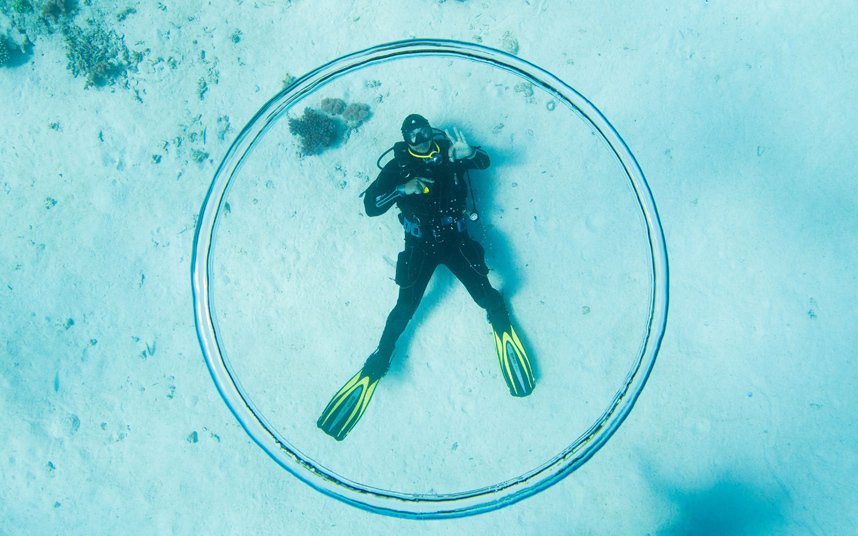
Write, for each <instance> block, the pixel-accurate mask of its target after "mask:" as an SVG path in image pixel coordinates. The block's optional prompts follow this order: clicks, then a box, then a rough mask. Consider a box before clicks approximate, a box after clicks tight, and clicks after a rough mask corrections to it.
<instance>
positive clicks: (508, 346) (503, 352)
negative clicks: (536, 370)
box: [492, 324, 536, 396]
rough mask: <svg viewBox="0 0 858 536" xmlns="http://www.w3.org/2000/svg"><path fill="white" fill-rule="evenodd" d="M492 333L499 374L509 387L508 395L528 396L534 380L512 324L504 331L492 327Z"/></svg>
mask: <svg viewBox="0 0 858 536" xmlns="http://www.w3.org/2000/svg"><path fill="white" fill-rule="evenodd" d="M492 331H494V335H495V345H496V346H497V351H498V361H500V367H501V373H502V374H503V379H504V380H506V384H507V387H509V393H510V394H511V395H512V396H527V395H529V394H530V393H532V392H533V388H534V387H535V386H536V380H535V379H534V377H533V367H532V366H531V365H530V359H529V358H528V357H527V352H526V351H525V350H524V345H522V344H521V340H519V338H518V335H516V333H515V328H513V327H512V324H509V326H508V327H507V329H505V330H498V329H496V328H495V327H494V326H492Z"/></svg>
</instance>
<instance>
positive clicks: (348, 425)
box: [316, 351, 389, 441]
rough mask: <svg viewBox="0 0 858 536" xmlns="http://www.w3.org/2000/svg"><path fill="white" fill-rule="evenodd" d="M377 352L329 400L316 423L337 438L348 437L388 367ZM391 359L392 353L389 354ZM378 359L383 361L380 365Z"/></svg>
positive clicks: (340, 439)
mask: <svg viewBox="0 0 858 536" xmlns="http://www.w3.org/2000/svg"><path fill="white" fill-rule="evenodd" d="M378 357H381V356H379V353H378V351H376V352H374V353H373V354H372V355H371V356H370V358H369V359H368V360H367V363H366V364H365V365H364V366H363V368H362V369H360V371H358V373H357V374H355V375H354V376H352V378H351V379H350V380H349V381H348V382H346V384H345V385H343V387H342V388H341V389H340V390H339V391H337V394H335V395H334V397H333V398H332V399H331V401H330V402H328V405H327V406H326V407H325V410H324V411H323V412H322V416H321V417H319V420H318V421H316V425H317V426H318V427H319V428H321V429H322V431H324V432H325V433H326V434H328V435H329V436H331V437H333V438H334V439H336V440H337V441H342V440H343V439H345V437H346V435H348V433H349V432H351V430H352V428H354V426H355V425H356V424H357V422H358V421H359V420H360V418H361V417H362V416H363V412H364V411H366V407H367V406H368V405H369V401H370V400H371V399H372V393H373V392H374V391H375V386H376V385H378V380H380V379H381V377H382V376H384V373H385V372H386V371H387V367H386V365H387V362H386V361H385V359H381V360H379V359H377V358H378ZM387 359H388V360H389V357H388V358H387ZM379 362H381V363H382V365H381V368H379Z"/></svg>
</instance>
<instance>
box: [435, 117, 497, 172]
mask: <svg viewBox="0 0 858 536" xmlns="http://www.w3.org/2000/svg"><path fill="white" fill-rule="evenodd" d="M453 132H454V133H455V136H454V135H451V134H450V132H449V131H448V130H445V131H444V133H445V134H446V135H447V140H449V142H450V147H449V148H448V149H447V157H448V158H449V160H450V162H452V163H453V164H454V165H456V166H458V167H461V168H462V169H486V168H487V167H489V155H488V154H486V152H485V151H483V150H482V149H480V148H479V147H474V146H472V145H470V144H469V143H468V140H466V139H465V135H464V134H463V133H462V132H461V131H460V130H459V129H458V128H456V127H453Z"/></svg>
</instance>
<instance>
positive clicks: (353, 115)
mask: <svg viewBox="0 0 858 536" xmlns="http://www.w3.org/2000/svg"><path fill="white" fill-rule="evenodd" d="M369 116H370V113H369V104H363V103H359V102H353V103H351V104H349V105H348V106H346V109H345V110H343V119H345V120H346V124H347V125H348V126H349V128H357V127H359V126H360V125H361V124H363V123H364V122H365V121H366V120H367V119H369Z"/></svg>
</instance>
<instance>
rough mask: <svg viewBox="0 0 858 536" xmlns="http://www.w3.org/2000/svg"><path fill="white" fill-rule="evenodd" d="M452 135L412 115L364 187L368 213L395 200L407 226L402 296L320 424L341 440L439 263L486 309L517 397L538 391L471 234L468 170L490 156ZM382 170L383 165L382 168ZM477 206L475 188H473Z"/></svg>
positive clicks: (399, 268)
mask: <svg viewBox="0 0 858 536" xmlns="http://www.w3.org/2000/svg"><path fill="white" fill-rule="evenodd" d="M453 130H454V134H453V135H451V134H450V133H449V132H448V131H440V130H438V129H433V128H432V126H431V125H430V124H429V121H427V120H426V119H425V118H424V117H422V116H420V115H417V114H411V115H409V116H408V117H406V118H405V121H404V122H403V123H402V129H401V132H402V137H403V139H404V141H401V142H397V143H396V144H394V146H393V147H392V148H391V149H389V150H388V151H387V152H385V153H384V154H382V156H381V157H380V158H379V162H380V161H381V158H383V157H384V156H385V155H386V154H387V153H389V152H391V151H393V159H392V160H390V161H389V162H388V163H387V164H385V166H384V167H383V168H382V169H381V172H380V173H379V175H378V178H376V179H375V181H374V182H373V183H372V184H371V185H370V186H369V188H367V189H366V191H365V192H364V194H363V195H364V207H365V209H366V213H367V215H368V216H379V215H381V214H384V213H385V212H387V211H388V210H389V209H390V207H392V206H393V205H394V204H395V205H396V206H397V207H398V208H399V210H400V214H399V221H400V222H401V223H402V227H403V229H404V230H405V248H404V250H403V251H402V252H401V253H400V254H399V258H398V260H397V263H396V277H395V280H396V284H397V285H398V286H399V297H398V299H397V301H396V305H395V306H394V308H393V310H392V311H391V312H390V314H389V316H388V317H387V323H386V324H385V326H384V331H383V332H382V334H381V339H380V340H379V343H378V347H377V348H376V349H375V351H374V352H373V353H372V354H371V355H370V356H369V357H368V358H367V360H366V363H365V364H364V366H363V368H361V370H360V371H358V373H357V374H355V375H354V376H353V377H352V378H351V379H350V380H349V381H348V382H347V383H346V384H345V385H344V386H343V387H342V388H341V389H340V390H339V391H338V392H337V394H336V395H334V397H333V398H332V399H331V401H330V402H329V403H328V405H327V407H326V408H325V410H324V411H323V412H322V416H321V417H319V420H318V422H317V425H318V426H319V428H321V429H322V430H323V431H324V432H325V433H327V434H329V435H330V436H332V437H333V438H334V439H336V440H338V441H342V440H343V439H344V438H345V437H346V435H347V434H348V433H349V432H350V431H351V429H352V428H353V427H354V426H355V424H356V423H357V422H358V420H359V419H360V418H361V416H362V415H363V413H364V411H365V410H366V407H367V405H368V404H369V401H370V398H371V397H372V394H373V391H374V390H375V387H376V385H377V384H378V381H379V380H380V379H381V378H382V377H383V376H384V375H385V373H386V372H387V370H388V368H389V367H390V362H391V359H392V356H393V350H394V346H395V345H396V341H397V339H398V338H399V336H400V335H401V334H402V332H403V331H404V330H405V327H406V325H407V324H408V322H409V320H411V317H412V316H413V315H414V312H415V311H416V310H417V306H418V305H419V304H420V300H421V298H422V297H423V293H424V292H425V290H426V286H427V285H428V284H429V280H430V279H431V278H432V274H433V273H434V272H435V268H437V267H438V265H439V264H443V265H445V266H447V268H448V269H449V270H450V272H452V273H453V275H455V276H456V277H457V278H458V279H459V281H461V282H462V284H464V285H465V288H466V289H467V291H468V293H469V294H470V295H471V297H472V298H473V299H474V301H475V302H476V303H477V305H479V306H480V307H482V308H483V309H485V311H486V315H487V317H488V321H489V323H490V324H491V326H492V330H493V332H494V339H495V346H496V349H497V354H498V359H499V361H500V367H501V373H502V374H503V377H504V380H506V384H507V386H508V387H509V391H510V394H512V396H518V397H521V396H527V395H529V394H530V393H531V392H532V391H533V388H534V384H535V380H534V377H533V369H532V367H531V364H530V360H529V359H528V357H527V353H526V352H525V350H524V347H523V346H522V344H521V341H520V340H519V338H518V336H517V335H516V332H515V329H514V328H513V326H512V324H511V323H510V319H509V313H508V312H507V308H506V305H505V304H504V301H503V298H502V297H501V294H500V292H498V291H497V290H495V289H494V288H493V287H492V285H491V283H490V282H489V279H488V272H489V269H488V267H487V266H486V262H485V251H484V250H483V247H482V246H481V245H480V244H479V243H477V242H476V241H475V240H474V239H473V238H471V237H470V236H469V235H468V231H467V227H466V224H467V222H468V220H472V221H475V220H476V219H477V217H478V216H477V213H476V210H474V211H469V210H468V209H467V206H466V204H467V197H468V193H469V191H470V190H471V189H470V177H468V170H471V169H478V170H481V169H486V168H487V167H489V156H488V155H487V154H486V152H485V151H483V150H482V149H480V147H472V146H471V145H469V144H468V143H467V141H466V140H465V136H464V135H463V134H462V133H461V132H460V131H459V130H458V129H457V128H454V129H453ZM379 167H380V166H379ZM470 193H471V201H472V204H473V192H472V191H471V192H470Z"/></svg>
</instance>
